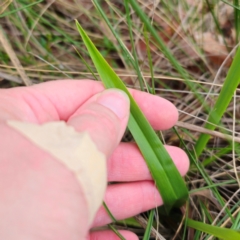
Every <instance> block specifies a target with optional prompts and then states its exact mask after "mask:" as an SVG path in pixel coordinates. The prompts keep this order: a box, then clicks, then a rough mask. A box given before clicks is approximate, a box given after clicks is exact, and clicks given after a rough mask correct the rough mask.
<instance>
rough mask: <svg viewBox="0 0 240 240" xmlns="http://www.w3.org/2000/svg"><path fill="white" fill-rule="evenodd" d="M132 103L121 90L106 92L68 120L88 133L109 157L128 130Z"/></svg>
mask: <svg viewBox="0 0 240 240" xmlns="http://www.w3.org/2000/svg"><path fill="white" fill-rule="evenodd" d="M129 107H130V102H129V99H128V96H127V95H126V94H125V93H124V92H122V91H120V90H113V89H109V90H104V91H103V92H101V93H99V94H96V95H94V96H93V97H92V98H90V99H89V100H88V101H87V102H85V103H84V104H83V105H82V106H81V107H80V108H79V109H78V110H77V111H76V112H75V114H73V115H72V117H70V119H69V120H68V122H67V123H68V124H69V125H71V126H73V127H74V128H75V129H76V130H77V131H79V132H88V133H89V134H90V136H91V138H92V140H93V141H94V142H95V144H96V145H97V147H98V149H99V150H100V151H102V152H103V153H104V154H105V155H106V156H107V157H109V156H110V154H111V153H112V152H113V150H114V149H115V148H116V146H117V145H118V144H119V142H120V140H121V138H122V136H123V133H124V131H125V129H126V126H127V122H128V117H129Z"/></svg>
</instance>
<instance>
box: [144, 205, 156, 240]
mask: <svg viewBox="0 0 240 240" xmlns="http://www.w3.org/2000/svg"><path fill="white" fill-rule="evenodd" d="M153 218H154V209H152V210H151V211H150V215H149V218H148V223H147V227H146V230H145V233H144V236H143V240H148V239H150V236H151V228H152V225H153Z"/></svg>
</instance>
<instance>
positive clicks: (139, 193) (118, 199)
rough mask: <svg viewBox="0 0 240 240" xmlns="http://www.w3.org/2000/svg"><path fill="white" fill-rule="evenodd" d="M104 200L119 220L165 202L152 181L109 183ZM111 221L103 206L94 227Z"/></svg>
mask: <svg viewBox="0 0 240 240" xmlns="http://www.w3.org/2000/svg"><path fill="white" fill-rule="evenodd" d="M104 201H105V202H106V204H107V206H108V208H109V210H110V211H111V213H112V214H113V216H114V217H115V218H116V219H117V220H121V219H125V218H128V217H131V216H135V215H137V214H139V213H141V212H145V211H147V210H149V209H152V208H155V207H158V206H160V205H162V203H163V202H162V199H161V197H160V196H159V193H158V190H157V189H156V187H155V185H154V183H153V182H152V181H142V182H134V183H124V184H115V185H109V186H108V189H107V192H106V195H105V198H104ZM110 222H111V218H110V217H109V215H108V213H107V212H106V210H105V209H104V207H101V208H100V209H99V211H98V213H97V215H96V217H95V220H94V223H93V227H97V226H103V225H105V224H108V223H110Z"/></svg>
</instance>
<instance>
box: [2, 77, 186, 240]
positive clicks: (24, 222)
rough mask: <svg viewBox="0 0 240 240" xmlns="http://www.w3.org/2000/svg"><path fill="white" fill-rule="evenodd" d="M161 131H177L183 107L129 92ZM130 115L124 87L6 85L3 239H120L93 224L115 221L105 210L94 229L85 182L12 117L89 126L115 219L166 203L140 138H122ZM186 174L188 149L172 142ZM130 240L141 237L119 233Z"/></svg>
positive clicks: (73, 83)
mask: <svg viewBox="0 0 240 240" xmlns="http://www.w3.org/2000/svg"><path fill="white" fill-rule="evenodd" d="M129 90H130V92H131V94H132V96H133V97H134V99H135V100H136V102H137V103H138V105H139V106H140V108H141V109H142V111H143V113H144V114H145V116H146V117H147V119H148V120H149V122H150V123H151V125H152V126H153V128H154V129H156V130H165V129H168V128H171V127H172V126H173V125H174V124H175V123H176V121H177V119H178V112H177V109H176V108H175V107H174V105H173V104H171V103H170V102H168V101H167V100H165V99H163V98H160V97H157V96H152V95H150V94H147V93H143V92H140V91H136V90H131V89H129ZM128 117H129V101H128V99H127V98H126V97H125V96H124V95H123V94H122V93H119V92H118V91H115V90H111V91H105V90H104V87H103V86H102V84H101V83H99V82H95V81H90V80H81V81H76V80H75V81H73V80H61V81H55V82H48V83H43V84H38V85H35V86H32V87H21V88H14V89H9V90H4V89H2V90H0V136H1V137H0V152H1V154H0V196H1V197H0V216H1V218H0V239H8V240H15V239H17V240H22V239H24V240H28V239H29V240H38V239H41V240H65V239H68V240H82V239H91V240H93V239H98V240H101V239H108V240H111V239H119V238H118V237H117V236H116V235H115V234H114V233H113V232H111V231H108V230H104V231H95V232H92V231H91V232H90V229H92V228H94V227H99V226H104V225H106V224H108V223H110V222H111V219H110V218H109V216H108V214H107V213H106V211H105V210H104V208H103V207H100V209H99V210H98V212H97V214H96V216H95V219H94V222H93V223H92V225H91V226H88V225H87V224H86V222H87V221H86V219H87V218H88V212H87V207H86V201H85V198H84V196H83V193H82V191H81V186H80V184H79V183H78V181H77V180H76V178H75V176H74V174H73V173H72V172H71V171H70V170H69V169H67V168H66V167H65V166H64V165H63V164H61V163H60V162H59V161H58V160H57V159H55V158H54V157H52V156H51V155H50V154H49V153H48V152H45V151H43V150H42V149H40V148H39V147H37V146H36V145H34V144H33V143H32V142H31V141H30V140H29V139H27V138H25V137H24V136H23V135H21V134H20V133H19V132H17V131H16V130H14V129H12V128H10V127H9V126H8V125H7V124H6V121H8V120H18V121H24V122H32V123H37V124H42V123H46V122H50V121H59V120H63V121H66V123H67V124H68V125H70V126H73V127H74V128H75V130H77V131H80V132H81V131H87V132H88V133H89V134H90V136H91V138H92V140H93V141H94V142H95V144H96V146H97V147H98V149H99V150H100V151H101V152H103V153H104V154H105V155H106V157H107V165H108V181H109V182H118V184H115V185H110V186H108V187H107V191H106V193H105V197H104V201H105V202H106V204H107V205H108V207H109V208H110V210H111V212H112V213H113V215H114V216H115V218H116V219H125V218H128V217H131V216H134V215H136V214H138V213H141V212H144V211H146V210H149V209H151V208H154V207H157V206H160V205H161V204H162V200H161V197H160V196H159V194H158V191H157V190H156V188H155V186H154V183H153V181H152V178H151V175H150V173H149V171H148V168H147V166H146V164H145V161H144V159H143V157H142V156H141V154H140V152H139V150H138V148H137V146H136V145H135V144H134V143H120V140H121V138H122V136H123V133H124V131H125V129H126V126H127V122H128ZM166 149H167V151H168V152H169V154H170V155H171V156H172V158H173V161H174V163H175V164H176V166H177V168H178V170H179V172H180V173H181V175H184V174H186V172H187V170H188V167H189V161H188V158H187V155H186V154H185V152H184V151H183V150H181V149H179V148H177V147H172V146H166ZM120 232H121V234H122V235H123V236H124V237H125V238H126V239H128V240H135V239H138V237H137V236H136V235H135V234H134V233H132V232H130V231H120Z"/></svg>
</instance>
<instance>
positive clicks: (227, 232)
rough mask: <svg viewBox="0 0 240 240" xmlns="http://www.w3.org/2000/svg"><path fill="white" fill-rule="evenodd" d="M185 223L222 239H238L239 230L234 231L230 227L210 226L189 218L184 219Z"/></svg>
mask: <svg viewBox="0 0 240 240" xmlns="http://www.w3.org/2000/svg"><path fill="white" fill-rule="evenodd" d="M186 222H187V225H188V226H189V227H191V228H194V229H197V230H199V231H202V232H205V233H208V234H211V235H213V236H215V237H218V238H220V239H224V240H239V239H240V232H239V231H235V230H232V229H227V228H221V227H216V226H212V225H209V224H206V223H201V222H197V221H194V220H191V219H187V220H186Z"/></svg>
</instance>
